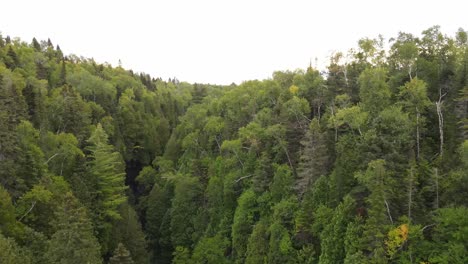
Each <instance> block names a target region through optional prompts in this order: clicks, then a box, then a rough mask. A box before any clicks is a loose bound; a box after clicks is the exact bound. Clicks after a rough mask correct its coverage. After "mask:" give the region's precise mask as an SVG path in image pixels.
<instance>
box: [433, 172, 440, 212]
mask: <svg viewBox="0 0 468 264" xmlns="http://www.w3.org/2000/svg"><path fill="white" fill-rule="evenodd" d="M434 171H435V184H436V209H439V170H438V169H437V168H435V169H434Z"/></svg>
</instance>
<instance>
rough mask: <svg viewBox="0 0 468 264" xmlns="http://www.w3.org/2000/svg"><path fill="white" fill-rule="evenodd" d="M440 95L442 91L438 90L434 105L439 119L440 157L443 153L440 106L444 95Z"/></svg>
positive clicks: (442, 122)
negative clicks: (437, 98)
mask: <svg viewBox="0 0 468 264" xmlns="http://www.w3.org/2000/svg"><path fill="white" fill-rule="evenodd" d="M446 94H447V93H445V94H442V90H441V89H439V101H437V102H436V103H435V105H436V110H437V116H438V117H439V135H440V150H439V155H440V156H442V155H443V153H444V115H443V113H442V104H443V103H444V102H443V101H442V99H443V98H444V96H445V95H446Z"/></svg>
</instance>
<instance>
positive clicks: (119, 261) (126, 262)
mask: <svg viewBox="0 0 468 264" xmlns="http://www.w3.org/2000/svg"><path fill="white" fill-rule="evenodd" d="M133 263H135V262H133V260H132V257H131V256H130V252H129V251H128V250H127V249H126V248H125V246H124V245H123V244H122V243H119V245H118V246H117V248H116V249H115V251H114V255H113V256H112V257H111V258H110V259H109V264H133Z"/></svg>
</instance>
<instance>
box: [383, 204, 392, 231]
mask: <svg viewBox="0 0 468 264" xmlns="http://www.w3.org/2000/svg"><path fill="white" fill-rule="evenodd" d="M384 202H385V207H387V214H388V218H389V219H390V222H391V223H392V225H393V218H392V215H391V214H390V206H388V203H387V199H384Z"/></svg>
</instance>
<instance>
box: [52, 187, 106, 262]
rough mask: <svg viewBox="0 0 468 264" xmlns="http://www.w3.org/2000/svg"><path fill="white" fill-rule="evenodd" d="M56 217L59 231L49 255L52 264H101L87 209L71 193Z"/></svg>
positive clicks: (54, 237)
mask: <svg viewBox="0 0 468 264" xmlns="http://www.w3.org/2000/svg"><path fill="white" fill-rule="evenodd" d="M56 218H57V221H56V223H55V227H56V232H55V233H54V234H53V235H52V237H51V239H50V241H49V246H48V249H47V252H46V256H47V258H48V261H49V263H77V264H78V263H93V264H94V263H102V259H101V256H100V246H99V243H98V241H97V239H96V238H95V237H94V234H93V228H92V225H91V222H90V220H89V218H88V216H87V213H86V209H85V208H83V207H82V206H80V205H79V203H78V201H77V200H76V198H75V197H73V195H72V194H71V193H67V194H66V196H65V198H64V200H63V205H62V206H61V208H60V209H59V210H58V211H57V212H56Z"/></svg>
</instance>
